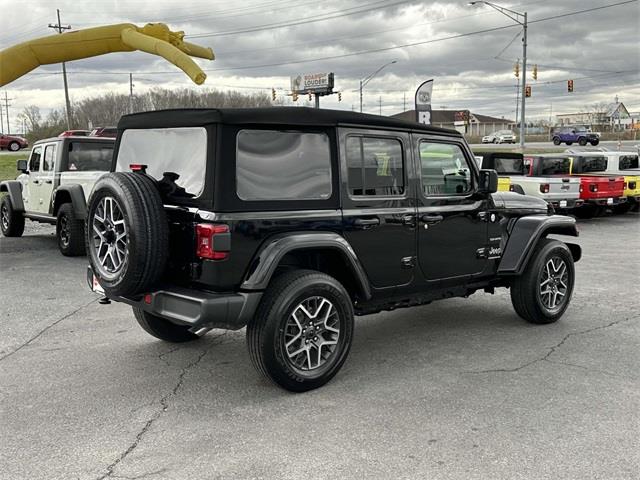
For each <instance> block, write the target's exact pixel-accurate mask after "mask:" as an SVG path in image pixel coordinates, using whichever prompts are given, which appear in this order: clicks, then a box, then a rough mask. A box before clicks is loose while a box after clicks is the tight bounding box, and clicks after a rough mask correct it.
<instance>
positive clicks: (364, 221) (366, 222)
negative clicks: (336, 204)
mask: <svg viewBox="0 0 640 480" xmlns="http://www.w3.org/2000/svg"><path fill="white" fill-rule="evenodd" d="M353 224H354V225H356V226H358V227H373V226H375V225H380V219H379V218H377V217H376V218H356V219H355V220H354V221H353Z"/></svg>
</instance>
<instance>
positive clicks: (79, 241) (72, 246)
mask: <svg viewBox="0 0 640 480" xmlns="http://www.w3.org/2000/svg"><path fill="white" fill-rule="evenodd" d="M56 236H57V238H58V248H59V249H60V252H61V253H62V254H63V255H65V256H67V257H77V256H79V255H84V254H85V241H84V222H83V221H82V220H78V219H77V218H76V214H75V212H74V210H73V205H72V204H70V203H65V204H64V205H62V206H61V207H60V210H58V218H57V221H56Z"/></svg>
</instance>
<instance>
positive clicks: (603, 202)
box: [584, 197, 627, 207]
mask: <svg viewBox="0 0 640 480" xmlns="http://www.w3.org/2000/svg"><path fill="white" fill-rule="evenodd" d="M626 201H627V199H626V198H625V197H603V198H586V199H585V200H584V203H585V205H587V204H589V205H597V206H604V207H606V206H607V205H609V206H611V205H620V204H621V203H625V202H626Z"/></svg>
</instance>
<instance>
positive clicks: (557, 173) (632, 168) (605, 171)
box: [477, 151, 640, 218]
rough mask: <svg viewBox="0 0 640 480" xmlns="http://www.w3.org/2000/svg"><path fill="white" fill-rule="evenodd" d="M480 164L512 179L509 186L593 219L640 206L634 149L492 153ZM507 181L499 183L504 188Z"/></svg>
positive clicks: (487, 154) (554, 205)
mask: <svg viewBox="0 0 640 480" xmlns="http://www.w3.org/2000/svg"><path fill="white" fill-rule="evenodd" d="M480 157H481V158H482V163H481V168H485V169H493V170H496V171H497V172H498V175H499V177H500V178H505V179H508V185H509V186H508V188H505V189H509V190H511V191H515V192H518V193H522V194H526V195H533V196H537V197H539V198H542V199H543V200H545V201H546V202H547V203H548V204H550V205H552V206H553V207H554V209H555V210H556V211H560V212H567V213H568V212H571V213H574V214H575V215H576V216H578V217H580V218H591V217H593V216H595V215H599V214H602V213H604V211H605V210H606V209H607V208H611V209H612V210H613V211H614V212H616V213H625V212H627V211H629V210H631V209H636V210H637V209H638V205H639V204H640V168H639V166H638V154H637V153H635V152H575V151H567V152H566V153H560V154H544V155H543V154H540V155H526V156H523V155H522V154H520V153H510V152H487V153H483V154H482V155H481V156H478V157H477V158H480ZM505 184H506V182H502V183H499V185H502V186H503V188H504V185H505Z"/></svg>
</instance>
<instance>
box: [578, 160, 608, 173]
mask: <svg viewBox="0 0 640 480" xmlns="http://www.w3.org/2000/svg"><path fill="white" fill-rule="evenodd" d="M606 170H607V159H606V158H604V157H574V159H573V172H574V173H590V172H605V171H606Z"/></svg>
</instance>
